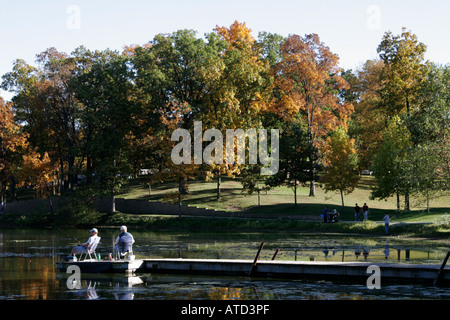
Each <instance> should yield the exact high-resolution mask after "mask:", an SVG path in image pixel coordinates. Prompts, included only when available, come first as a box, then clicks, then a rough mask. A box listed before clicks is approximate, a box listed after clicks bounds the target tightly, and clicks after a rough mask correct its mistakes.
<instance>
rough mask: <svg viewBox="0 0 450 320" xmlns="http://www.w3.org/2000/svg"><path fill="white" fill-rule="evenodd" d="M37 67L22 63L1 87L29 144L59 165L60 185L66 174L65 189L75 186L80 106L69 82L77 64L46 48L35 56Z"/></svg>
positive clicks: (10, 73) (19, 62)
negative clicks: (8, 96) (7, 94)
mask: <svg viewBox="0 0 450 320" xmlns="http://www.w3.org/2000/svg"><path fill="white" fill-rule="evenodd" d="M36 62H37V64H38V68H34V67H31V66H29V65H27V64H26V63H25V62H24V61H23V60H17V61H16V62H15V63H14V67H13V70H12V71H11V72H9V73H7V74H5V75H4V76H3V83H2V87H3V88H5V89H7V90H10V91H14V92H15V93H16V94H15V96H14V97H13V98H12V101H13V103H14V107H15V109H16V110H17V118H18V119H19V120H20V121H21V122H22V123H24V130H25V131H26V132H27V133H28V134H29V141H30V143H31V144H32V146H33V147H36V148H38V149H39V150H40V152H48V154H49V156H50V159H51V160H52V161H53V162H54V163H59V166H60V169H59V172H60V175H61V176H60V180H61V183H60V185H62V184H63V180H64V179H63V177H64V176H65V175H67V183H66V184H65V188H66V189H70V190H72V189H73V188H74V186H75V184H76V176H77V174H76V172H77V170H76V168H75V167H76V163H75V162H76V158H77V150H76V148H77V145H78V141H79V139H80V135H81V132H80V130H79V128H80V126H79V110H80V105H79V104H78V102H77V101H76V99H75V96H74V92H73V89H72V86H71V84H70V81H71V79H72V78H73V76H74V73H75V70H76V68H77V65H78V62H77V60H76V59H75V58H74V57H70V56H69V55H67V54H66V53H63V52H58V51H57V50H56V49H55V48H49V49H47V50H45V51H43V52H42V53H40V54H38V55H36Z"/></svg>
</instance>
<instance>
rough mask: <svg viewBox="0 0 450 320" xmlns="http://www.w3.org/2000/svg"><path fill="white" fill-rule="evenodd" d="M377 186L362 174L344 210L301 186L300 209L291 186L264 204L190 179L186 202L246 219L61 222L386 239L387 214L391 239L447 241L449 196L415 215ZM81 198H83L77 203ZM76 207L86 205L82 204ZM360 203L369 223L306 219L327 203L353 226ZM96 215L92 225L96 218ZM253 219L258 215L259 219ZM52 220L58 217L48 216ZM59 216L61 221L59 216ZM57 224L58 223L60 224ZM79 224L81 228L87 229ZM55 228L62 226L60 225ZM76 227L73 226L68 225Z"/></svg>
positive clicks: (120, 217) (22, 223)
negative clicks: (377, 193) (379, 195)
mask: <svg viewBox="0 0 450 320" xmlns="http://www.w3.org/2000/svg"><path fill="white" fill-rule="evenodd" d="M374 183H375V181H374V178H373V177H369V176H364V177H362V178H361V180H360V182H359V185H358V186H357V188H356V189H355V190H354V192H352V193H351V194H349V195H347V196H346V197H345V204H346V205H345V206H344V207H342V206H341V199H340V195H339V194H338V193H326V192H324V190H323V189H322V188H321V187H320V185H318V186H317V189H316V196H315V197H309V196H308V194H309V188H308V187H307V186H305V187H299V188H298V190H297V205H294V193H293V192H292V189H290V188H287V187H279V188H275V189H272V190H270V191H268V192H267V193H266V192H262V193H261V195H260V201H261V205H259V206H258V205H257V204H258V196H257V195H256V194H253V195H248V194H247V193H246V192H245V191H244V190H243V189H242V185H241V183H240V181H239V180H238V179H236V180H234V179H227V178H225V179H223V180H222V184H221V186H222V188H221V198H220V199H217V194H216V187H217V185H216V182H215V181H212V182H205V181H192V182H189V193H188V194H186V195H184V196H183V199H182V202H183V204H188V205H195V206H199V207H207V208H214V209H217V210H224V211H233V212H234V211H241V212H242V211H243V212H245V214H246V215H248V218H244V219H231V218H216V219H213V218H187V217H183V218H177V217H171V216H164V217H163V216H154V215H131V214H123V213H116V214H114V215H106V214H104V215H97V214H95V213H94V212H91V211H90V210H89V209H88V208H84V207H83V206H81V208H82V209H83V210H82V211H80V210H79V208H80V206H76V207H75V208H73V206H72V205H70V206H66V207H65V208H66V209H67V210H66V211H67V212H64V210H60V211H61V214H63V217H62V218H64V219H65V220H64V219H60V220H59V221H73V219H71V220H69V218H73V217H72V216H71V215H70V212H69V211H70V210H72V211H76V212H75V214H76V215H77V216H76V219H75V221H78V222H79V221H80V219H81V218H83V219H85V220H84V221H85V222H84V224H86V223H87V224H86V226H88V227H89V226H90V224H95V225H105V226H106V225H111V226H112V225H114V226H117V225H122V224H126V225H130V226H134V227H140V228H148V229H155V230H180V231H183V230H186V231H189V230H221V231H255V232H264V231H267V232H270V231H287V232H315V233H325V232H327V233H344V234H367V235H384V225H383V224H382V223H380V222H381V221H382V218H383V216H384V214H385V213H388V214H389V215H390V216H391V219H392V220H391V221H392V225H391V234H392V235H393V236H416V237H440V238H442V237H448V236H449V235H450V233H449V232H450V195H447V196H444V197H441V198H439V199H436V200H434V201H433V202H432V207H431V210H430V213H427V211H426V210H425V209H426V207H425V206H424V203H423V201H421V200H423V199H420V198H414V197H412V198H411V209H412V210H411V211H410V212H402V211H397V210H396V201H395V199H393V198H392V199H387V200H386V201H385V200H382V201H377V200H370V190H371V186H372V185H373V184H374ZM177 191H178V185H177V184H170V183H165V184H161V185H153V186H152V187H151V189H150V188H149V186H148V185H145V184H143V183H142V181H140V180H139V179H136V180H130V183H129V184H128V185H126V186H124V188H123V192H122V193H121V194H119V195H118V197H122V198H127V199H141V200H148V201H166V202H167V201H174V200H177ZM78 200H79V199H78ZM78 203H82V202H80V201H78ZM355 203H358V204H359V205H360V206H362V205H363V204H364V203H367V204H368V205H369V207H370V214H369V220H370V221H368V222H364V223H363V222H358V223H347V222H345V223H333V224H324V223H322V222H320V221H317V222H308V221H300V220H301V219H302V218H303V219H308V220H310V219H309V218H311V217H313V218H316V219H318V218H320V214H321V211H322V209H323V207H324V205H327V206H328V207H329V208H330V209H333V208H336V209H337V210H338V211H339V212H340V214H341V220H343V221H348V222H353V221H354V219H355V217H354V212H353V206H354V205H355ZM94 216H95V217H96V218H97V220H96V221H95V222H94V221H92V220H91V218H92V217H94ZM252 216H258V218H255V217H253V218H252ZM45 218H46V219H43V217H41V216H37V215H36V214H29V213H27V214H16V215H12V214H11V215H7V216H6V217H2V218H0V224H2V226H4V227H5V226H11V227H29V226H36V227H42V226H47V227H48V226H49V225H48V224H46V223H47V222H48V220H49V215H47V216H46V217H45ZM50 218H54V217H50ZM60 218H61V217H60ZM57 221H58V220H57ZM84 224H80V225H77V226H84ZM53 226H57V227H64V226H63V225H62V224H59V223H56V224H53ZM70 226H73V223H72V222H71V223H70Z"/></svg>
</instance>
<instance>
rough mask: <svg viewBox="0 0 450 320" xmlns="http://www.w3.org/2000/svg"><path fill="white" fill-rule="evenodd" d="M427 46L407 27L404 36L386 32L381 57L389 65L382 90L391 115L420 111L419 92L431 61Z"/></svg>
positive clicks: (379, 50)
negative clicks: (429, 60)
mask: <svg viewBox="0 0 450 320" xmlns="http://www.w3.org/2000/svg"><path fill="white" fill-rule="evenodd" d="M426 49H427V47H426V46H425V44H423V43H421V42H419V40H418V38H417V36H416V35H415V34H413V33H411V32H410V31H407V30H406V28H402V33H401V35H393V34H392V32H390V31H389V32H386V33H385V34H384V36H383V39H382V41H381V43H380V45H379V46H378V49H377V51H378V54H379V55H380V58H381V60H382V61H383V62H384V64H385V68H384V69H383V78H384V81H385V84H384V88H383V90H382V99H383V105H384V109H385V110H386V112H387V113H388V114H389V115H391V116H392V115H400V114H402V113H404V112H406V114H407V115H408V116H409V115H410V114H411V111H412V110H413V109H415V108H417V104H416V99H417V93H418V91H419V88H420V86H421V84H422V83H423V82H424V81H425V79H426V75H427V72H428V62H425V52H426Z"/></svg>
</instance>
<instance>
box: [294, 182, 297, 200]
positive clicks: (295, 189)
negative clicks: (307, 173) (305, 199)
mask: <svg viewBox="0 0 450 320" xmlns="http://www.w3.org/2000/svg"><path fill="white" fill-rule="evenodd" d="M294 183H295V184H294V203H295V205H297V180H294Z"/></svg>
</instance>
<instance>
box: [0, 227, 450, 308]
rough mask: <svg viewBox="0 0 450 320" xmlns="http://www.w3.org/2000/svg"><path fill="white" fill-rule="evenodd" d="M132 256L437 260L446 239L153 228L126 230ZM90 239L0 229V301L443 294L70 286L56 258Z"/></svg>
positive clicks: (180, 284) (191, 285) (148, 278)
mask: <svg viewBox="0 0 450 320" xmlns="http://www.w3.org/2000/svg"><path fill="white" fill-rule="evenodd" d="M130 232H132V233H133V235H134V237H135V239H136V243H135V245H134V247H133V249H134V253H135V255H136V258H214V259H216V258H223V259H253V258H254V257H255V254H256V252H257V250H258V248H259V245H260V243H261V242H264V243H265V245H264V249H263V251H262V253H261V256H260V259H261V260H270V259H272V257H273V255H274V253H275V251H276V250H277V249H280V251H279V253H278V255H277V256H276V259H277V260H298V261H301V260H303V261H310V260H315V261H346V262H350V261H363V262H366V261H367V262H383V263H386V262H392V263H398V262H401V263H423V264H441V263H442V260H443V259H444V257H445V255H446V253H447V251H449V250H450V243H449V242H448V240H445V241H444V240H441V241H432V240H406V239H401V238H394V237H388V238H386V237H384V236H380V237H365V236H364V237H359V236H351V237H349V236H339V235H318V234H296V233H267V234H263V233H244V232H238V231H236V232H234V233H213V232H210V233H208V232H178V233H177V232H157V231H143V230H132V229H131V230H130ZM118 234H119V230H118V228H115V229H100V230H99V236H101V237H102V240H101V243H100V245H99V248H98V250H97V252H99V253H100V254H101V256H102V258H104V257H106V256H107V255H108V254H109V253H110V252H112V242H113V239H115V237H116V236H117V235H118ZM88 237H89V232H88V230H87V229H86V230H85V229H60V230H58V229H6V230H0V299H1V300H3V299H8V300H35V299H46V300H86V299H106V300H114V299H116V300H121V299H127V300H129V299H134V300H145V299H171V300H182V299H193V300H196V299H207V300H222V299H226V300H228V299H252V300H255V299H271V300H273V299H281V300H350V299H352V300H355V299H357V300H359V299H361V300H365V299H372V300H379V299H383V300H384V299H395V300H398V299H406V300H410V299H450V288H438V287H432V286H426V285H420V284H414V285H413V286H412V285H408V284H395V285H392V284H389V285H387V284H386V285H384V284H383V283H382V287H381V289H379V290H377V289H372V290H370V289H368V288H367V286H366V283H365V282H363V283H339V282H337V281H328V280H327V281H317V280H314V281H313V280H286V279H259V278H249V277H230V276H223V277H219V276H209V275H208V276H206V275H205V276H202V275H166V274H149V273H144V274H135V275H133V276H127V275H122V274H112V275H103V274H83V275H82V287H81V289H69V288H68V287H67V285H66V280H67V277H68V276H69V274H65V273H62V272H59V271H58V270H57V269H56V262H57V261H60V260H61V259H62V257H63V256H66V255H67V254H69V253H70V251H71V249H72V247H73V246H75V245H77V244H78V242H79V241H81V242H85V241H86V240H87V238H88Z"/></svg>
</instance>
